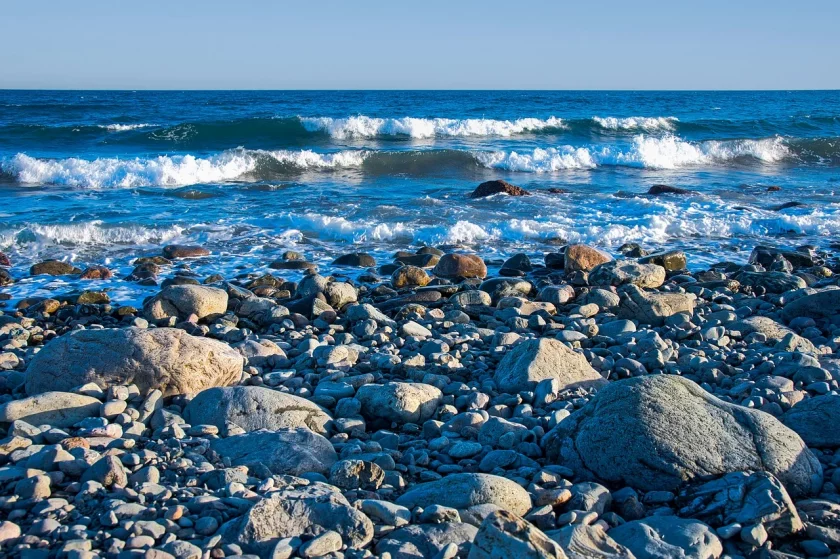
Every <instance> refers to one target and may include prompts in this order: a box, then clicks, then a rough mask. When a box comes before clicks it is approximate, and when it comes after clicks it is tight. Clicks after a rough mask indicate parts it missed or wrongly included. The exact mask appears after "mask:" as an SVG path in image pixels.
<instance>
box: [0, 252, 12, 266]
mask: <svg viewBox="0 0 840 559" xmlns="http://www.w3.org/2000/svg"><path fill="white" fill-rule="evenodd" d="M11 265H12V261H11V260H9V257H8V256H6V255H5V254H4V253H2V252H0V266H11Z"/></svg>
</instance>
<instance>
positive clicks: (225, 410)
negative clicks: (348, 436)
mask: <svg viewBox="0 0 840 559" xmlns="http://www.w3.org/2000/svg"><path fill="white" fill-rule="evenodd" d="M184 418H185V419H186V420H187V421H188V422H189V423H190V424H192V425H215V426H216V427H218V428H219V434H221V435H222V436H223V437H225V436H227V425H229V424H230V425H236V426H237V427H241V428H242V429H244V430H245V431H246V432H251V431H257V430H259V429H268V430H269V431H276V430H277V429H294V428H296V427H306V428H307V429H310V430H312V431H315V432H316V433H320V434H322V435H323V434H326V433H327V432H328V430H329V426H330V423H331V422H332V418H331V417H330V416H329V414H328V413H327V412H326V410H324V409H323V408H321V407H320V406H318V405H316V404H313V403H312V402H310V401H309V400H306V399H304V398H301V397H299V396H293V395H292V394H286V393H284V392H280V391H277V390H271V389H270V388H264V387H261V386H233V387H229V388H209V389H207V390H203V391H201V392H200V393H199V394H198V395H197V396H196V397H195V398H193V399H192V401H190V403H189V404H188V405H187V407H186V409H185V410H184Z"/></svg>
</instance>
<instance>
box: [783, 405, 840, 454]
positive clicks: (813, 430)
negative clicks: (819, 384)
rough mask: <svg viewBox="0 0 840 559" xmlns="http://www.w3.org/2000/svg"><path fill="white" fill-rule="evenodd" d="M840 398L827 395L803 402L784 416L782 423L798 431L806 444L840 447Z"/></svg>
mask: <svg viewBox="0 0 840 559" xmlns="http://www.w3.org/2000/svg"><path fill="white" fill-rule="evenodd" d="M838 422H840V396H837V395H835V394H825V395H823V396H815V397H813V398H808V399H807V400H802V401H801V402H799V403H798V404H796V405H795V406H793V407H792V408H790V409H789V410H788V411H786V412H785V413H784V415H782V423H784V424H785V425H787V426H788V427H790V428H791V429H793V430H794V431H796V433H797V434H798V435H799V436H800V437H802V440H803V441H805V443H806V444H808V445H811V446H816V447H828V448H837V447H840V429H837V423H838Z"/></svg>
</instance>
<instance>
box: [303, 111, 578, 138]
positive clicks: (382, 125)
mask: <svg viewBox="0 0 840 559" xmlns="http://www.w3.org/2000/svg"><path fill="white" fill-rule="evenodd" d="M301 123H302V124H303V126H304V128H306V129H307V130H308V131H310V132H326V133H328V134H329V135H330V136H331V137H333V138H337V139H342V140H344V139H353V138H376V137H379V136H408V137H410V138H435V137H468V136H501V137H507V136H513V135H517V134H524V133H528V132H537V131H541V130H547V129H556V130H562V129H565V128H566V126H565V125H564V124H563V121H562V120H561V119H559V118H555V117H553V116H552V117H549V118H547V119H545V120H541V119H538V118H519V119H516V120H494V119H488V118H468V119H451V118H413V117H404V118H374V117H369V116H351V117H347V118H330V117H315V118H301Z"/></svg>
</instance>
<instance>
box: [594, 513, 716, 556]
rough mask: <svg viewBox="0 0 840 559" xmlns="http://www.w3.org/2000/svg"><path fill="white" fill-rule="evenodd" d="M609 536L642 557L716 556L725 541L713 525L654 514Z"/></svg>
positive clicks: (618, 528) (629, 523)
mask: <svg viewBox="0 0 840 559" xmlns="http://www.w3.org/2000/svg"><path fill="white" fill-rule="evenodd" d="M609 536H610V537H611V538H612V539H613V540H615V541H616V542H617V543H618V544H619V545H622V546H624V547H626V548H627V549H629V550H630V551H631V552H632V553H633V555H635V556H636V557H638V558H643V559H717V558H718V557H720V556H721V555H722V554H723V544H722V543H721V541H720V538H718V537H717V536H716V535H715V533H714V532H713V531H712V529H711V528H709V527H708V526H706V525H705V524H703V523H702V522H699V521H697V520H690V519H683V518H678V517H676V516H651V517H648V518H644V519H642V520H634V521H633V522H627V523H625V524H622V525H621V526H616V527H615V528H613V529H612V530H610V531H609Z"/></svg>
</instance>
